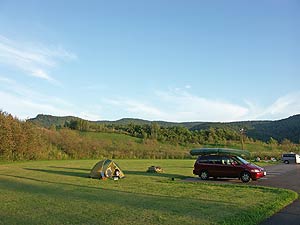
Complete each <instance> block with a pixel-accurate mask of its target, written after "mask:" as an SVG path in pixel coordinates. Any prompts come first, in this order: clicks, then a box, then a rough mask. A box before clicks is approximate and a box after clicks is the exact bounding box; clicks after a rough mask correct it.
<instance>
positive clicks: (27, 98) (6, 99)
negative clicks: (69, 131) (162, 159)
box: [0, 76, 100, 120]
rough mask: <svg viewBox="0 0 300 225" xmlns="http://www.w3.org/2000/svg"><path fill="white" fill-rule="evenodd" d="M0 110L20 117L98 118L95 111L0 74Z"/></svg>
mask: <svg viewBox="0 0 300 225" xmlns="http://www.w3.org/2000/svg"><path fill="white" fill-rule="evenodd" d="M0 89H1V90H0V110H3V111H7V112H8V113H11V114H12V115H14V116H17V117H18V118H20V119H27V118H32V117H35V116H36V115H37V114H51V115H55V116H78V117H80V118H83V119H88V120H100V116H99V114H98V112H97V111H93V109H92V110H88V109H84V111H83V109H82V107H80V108H79V107H78V106H76V105H74V104H72V103H70V102H67V101H65V100H64V99H61V98H59V97H55V96H46V95H43V94H41V93H38V92H36V91H34V90H32V88H30V87H26V86H24V85H22V84H18V83H17V82H16V81H14V80H12V79H9V78H7V77H4V76H0Z"/></svg>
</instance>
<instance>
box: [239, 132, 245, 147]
mask: <svg viewBox="0 0 300 225" xmlns="http://www.w3.org/2000/svg"><path fill="white" fill-rule="evenodd" d="M244 132H245V129H244V128H241V129H240V134H241V144H242V150H244Z"/></svg>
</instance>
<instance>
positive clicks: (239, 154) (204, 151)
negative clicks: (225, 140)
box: [190, 148, 250, 157]
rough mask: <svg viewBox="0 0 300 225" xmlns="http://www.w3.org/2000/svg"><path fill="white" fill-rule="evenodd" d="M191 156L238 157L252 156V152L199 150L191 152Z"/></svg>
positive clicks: (216, 149) (227, 149)
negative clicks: (215, 155)
mask: <svg viewBox="0 0 300 225" xmlns="http://www.w3.org/2000/svg"><path fill="white" fill-rule="evenodd" d="M190 154H191V155H209V154H218V155H223V154H224V155H238V156H246V157H249V156H250V152H249V151H247V150H240V149H230V148H197V149H192V150H191V151H190Z"/></svg>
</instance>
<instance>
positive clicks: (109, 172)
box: [90, 159, 124, 179]
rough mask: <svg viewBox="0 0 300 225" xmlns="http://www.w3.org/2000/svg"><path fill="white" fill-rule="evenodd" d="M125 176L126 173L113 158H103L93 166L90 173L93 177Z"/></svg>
mask: <svg viewBox="0 0 300 225" xmlns="http://www.w3.org/2000/svg"><path fill="white" fill-rule="evenodd" d="M116 176H117V177H119V178H122V177H124V173H123V172H122V170H121V169H120V167H119V166H118V165H117V164H116V163H115V162H114V161H112V160H110V159H105V160H102V161H100V162H98V163H96V165H95V166H94V167H93V169H92V170H91V173H90V177H91V178H97V179H101V178H106V177H116Z"/></svg>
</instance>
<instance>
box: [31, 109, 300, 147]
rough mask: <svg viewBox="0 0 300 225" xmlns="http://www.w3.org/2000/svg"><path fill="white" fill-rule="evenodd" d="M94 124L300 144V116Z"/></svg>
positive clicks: (46, 118) (48, 121)
mask: <svg viewBox="0 0 300 225" xmlns="http://www.w3.org/2000/svg"><path fill="white" fill-rule="evenodd" d="M74 120H81V119H80V118H77V117H72V116H67V117H56V116H51V115H38V116H37V117H36V118H33V119H29V121H31V122H33V123H35V124H37V125H39V126H42V127H47V128H49V127H51V126H56V127H63V126H64V125H65V124H66V123H70V122H71V121H74ZM88 122H89V123H92V124H104V125H127V124H135V125H150V124H153V123H156V124H158V125H159V126H161V127H174V126H178V127H185V128H188V129H189V130H193V131H194V130H207V129H210V128H228V129H233V130H236V131H239V130H240V129H241V128H243V129H244V130H245V135H246V136H248V137H250V138H253V139H257V140H262V141H269V140H270V138H271V137H272V138H274V139H276V140H278V141H282V140H284V139H289V140H291V141H292V142H294V143H299V140H300V114H298V115H294V116H291V117H289V118H286V119H282V120H276V121H240V122H230V123H216V122H183V123H173V122H165V121H148V120H141V119H131V118H125V119H121V120H117V121H88Z"/></svg>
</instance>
